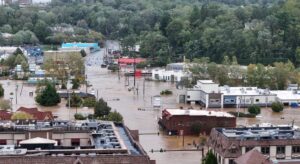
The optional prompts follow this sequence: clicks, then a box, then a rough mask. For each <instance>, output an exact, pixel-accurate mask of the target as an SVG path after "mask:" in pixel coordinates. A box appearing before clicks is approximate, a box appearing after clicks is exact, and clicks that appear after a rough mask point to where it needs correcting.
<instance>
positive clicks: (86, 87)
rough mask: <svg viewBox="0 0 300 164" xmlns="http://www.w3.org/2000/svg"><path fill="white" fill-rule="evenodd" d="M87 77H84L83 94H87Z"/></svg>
mask: <svg viewBox="0 0 300 164" xmlns="http://www.w3.org/2000/svg"><path fill="white" fill-rule="evenodd" d="M87 87H88V86H87V75H85V94H87Z"/></svg>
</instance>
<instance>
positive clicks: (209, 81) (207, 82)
mask: <svg viewBox="0 0 300 164" xmlns="http://www.w3.org/2000/svg"><path fill="white" fill-rule="evenodd" d="M197 82H199V83H202V84H217V83H215V82H213V81H212V80H198V81H197Z"/></svg>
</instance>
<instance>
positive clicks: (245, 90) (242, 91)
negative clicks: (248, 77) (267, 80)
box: [219, 86, 276, 96]
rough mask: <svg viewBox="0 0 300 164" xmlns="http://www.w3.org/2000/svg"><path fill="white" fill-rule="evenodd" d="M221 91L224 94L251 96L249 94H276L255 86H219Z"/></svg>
mask: <svg viewBox="0 0 300 164" xmlns="http://www.w3.org/2000/svg"><path fill="white" fill-rule="evenodd" d="M219 90H220V92H221V93H223V94H224V95H225V96H251V95H264V96H276V94H274V93H272V92H270V91H269V90H267V89H259V88H257V87H228V86H222V87H219Z"/></svg>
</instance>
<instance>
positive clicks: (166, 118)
mask: <svg viewBox="0 0 300 164" xmlns="http://www.w3.org/2000/svg"><path fill="white" fill-rule="evenodd" d="M159 124H160V125H161V126H162V127H163V128H164V129H165V130H166V131H167V132H168V133H171V134H179V133H180V131H182V130H183V133H184V135H189V134H193V133H194V131H193V130H192V129H193V127H195V128H199V129H200V133H205V134H209V133H210V131H211V129H212V128H214V127H235V126H236V118H235V117H234V116H232V115H231V114H228V113H226V112H215V111H207V110H182V109H165V110H163V111H162V117H161V118H160V120H159Z"/></svg>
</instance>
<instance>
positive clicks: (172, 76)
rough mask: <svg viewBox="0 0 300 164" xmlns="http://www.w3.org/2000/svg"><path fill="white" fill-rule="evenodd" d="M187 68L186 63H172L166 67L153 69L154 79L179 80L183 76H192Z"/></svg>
mask: <svg viewBox="0 0 300 164" xmlns="http://www.w3.org/2000/svg"><path fill="white" fill-rule="evenodd" d="M185 68H186V64H185V63H171V64H168V65H167V66H166V69H161V68H156V69H153V70H152V80H161V81H171V82H179V81H181V80H183V78H189V77H190V73H189V72H188V71H186V69H185Z"/></svg>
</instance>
